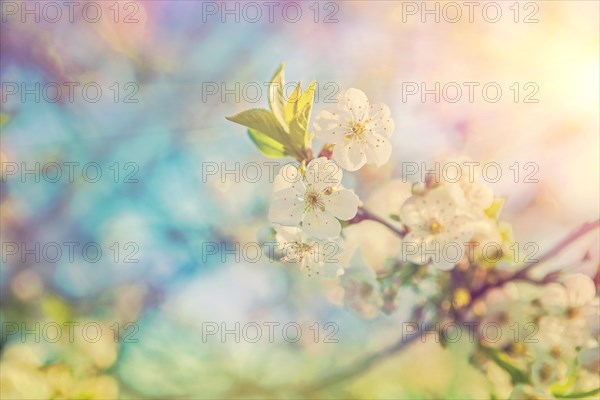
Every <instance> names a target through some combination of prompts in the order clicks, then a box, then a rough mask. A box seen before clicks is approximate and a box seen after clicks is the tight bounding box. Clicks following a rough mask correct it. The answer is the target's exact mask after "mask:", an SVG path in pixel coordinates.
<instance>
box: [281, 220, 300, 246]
mask: <svg viewBox="0 0 600 400" xmlns="http://www.w3.org/2000/svg"><path fill="white" fill-rule="evenodd" d="M275 232H276V234H275V240H276V241H277V244H278V247H280V248H282V247H283V246H285V245H286V244H287V243H293V242H300V241H302V236H303V235H302V230H301V229H300V228H298V227H296V226H282V225H279V226H275Z"/></svg>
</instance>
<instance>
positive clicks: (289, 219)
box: [269, 188, 304, 225]
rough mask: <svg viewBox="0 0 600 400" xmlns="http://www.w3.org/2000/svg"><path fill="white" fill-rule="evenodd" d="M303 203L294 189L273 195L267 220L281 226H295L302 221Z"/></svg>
mask: <svg viewBox="0 0 600 400" xmlns="http://www.w3.org/2000/svg"><path fill="white" fill-rule="evenodd" d="M303 213H304V202H303V201H302V200H301V199H300V198H299V197H298V192H297V191H296V189H294V188H287V189H284V190H281V191H279V192H277V193H274V194H273V198H272V200H271V207H270V208H269V220H270V221H271V222H278V223H281V224H290V225H296V224H298V223H299V222H300V220H301V219H302V214H303Z"/></svg>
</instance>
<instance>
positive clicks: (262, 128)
mask: <svg viewBox="0 0 600 400" xmlns="http://www.w3.org/2000/svg"><path fill="white" fill-rule="evenodd" d="M225 118H227V119H228V120H229V121H232V122H235V123H237V124H240V125H243V126H245V127H246V128H251V129H254V130H256V131H259V132H262V133H264V134H265V135H267V136H269V137H270V138H272V139H274V140H276V141H278V142H280V143H283V144H285V143H286V137H287V136H288V134H287V132H286V131H285V130H284V129H283V127H282V126H281V124H280V123H279V121H277V118H275V116H274V115H273V113H271V112H270V111H268V110H265V109H262V108H253V109H250V110H245V111H242V112H241V113H239V114H236V115H232V116H231V117H225Z"/></svg>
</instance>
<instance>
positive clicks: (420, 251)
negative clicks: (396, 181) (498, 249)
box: [400, 186, 472, 270]
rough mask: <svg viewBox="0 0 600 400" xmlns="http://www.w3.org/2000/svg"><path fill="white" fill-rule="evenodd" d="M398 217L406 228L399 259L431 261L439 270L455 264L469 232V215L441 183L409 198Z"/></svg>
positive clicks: (417, 262)
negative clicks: (461, 210)
mask: <svg viewBox="0 0 600 400" xmlns="http://www.w3.org/2000/svg"><path fill="white" fill-rule="evenodd" d="M400 220H401V221H402V223H404V224H405V225H406V226H407V227H408V229H409V233H408V234H407V235H406V236H405V237H404V240H403V242H402V254H401V257H402V261H410V262H413V263H416V264H421V265H423V264H427V263H429V262H431V263H432V264H433V265H435V266H436V267H437V268H439V269H442V270H450V269H452V268H454V266H455V265H456V263H458V261H460V259H461V258H462V256H463V255H464V252H465V243H466V242H467V241H468V240H469V239H470V238H471V236H472V229H471V227H470V226H469V218H468V217H466V216H464V215H461V214H460V212H459V209H458V206H457V204H456V202H455V200H454V198H453V197H452V195H451V194H450V193H449V192H448V191H447V190H446V188H445V187H444V186H439V187H436V188H433V189H431V190H428V191H427V192H426V193H424V194H422V195H414V196H412V197H411V198H409V199H408V200H407V201H406V202H405V203H404V205H403V206H402V208H401V210H400Z"/></svg>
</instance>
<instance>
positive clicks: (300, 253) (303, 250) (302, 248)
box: [281, 242, 316, 262]
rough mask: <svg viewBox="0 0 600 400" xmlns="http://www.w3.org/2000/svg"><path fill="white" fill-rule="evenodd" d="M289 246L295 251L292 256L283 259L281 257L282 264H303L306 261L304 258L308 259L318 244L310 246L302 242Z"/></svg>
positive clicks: (286, 255)
mask: <svg viewBox="0 0 600 400" xmlns="http://www.w3.org/2000/svg"><path fill="white" fill-rule="evenodd" d="M288 246H289V247H290V248H291V249H293V250H294V251H293V252H291V255H290V254H285V255H284V256H283V257H281V261H282V262H286V261H287V262H302V260H304V257H306V256H307V255H308V254H310V253H312V252H313V250H314V248H315V246H316V243H313V244H308V243H302V242H292V243H288Z"/></svg>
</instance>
